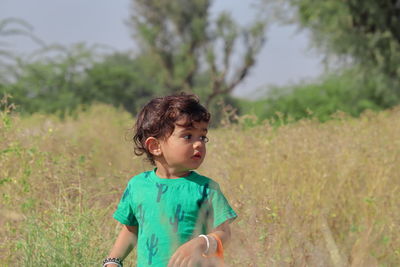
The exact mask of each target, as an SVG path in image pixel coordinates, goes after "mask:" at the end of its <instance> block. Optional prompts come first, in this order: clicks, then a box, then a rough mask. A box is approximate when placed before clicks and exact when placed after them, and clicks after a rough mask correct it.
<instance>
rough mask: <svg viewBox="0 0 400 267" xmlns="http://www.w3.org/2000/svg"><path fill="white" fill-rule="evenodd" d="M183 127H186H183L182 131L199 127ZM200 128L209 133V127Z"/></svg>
mask: <svg viewBox="0 0 400 267" xmlns="http://www.w3.org/2000/svg"><path fill="white" fill-rule="evenodd" d="M183 128H184V129H182V131H187V130H194V129H197V128H195V127H193V126H188V127H183ZM199 130H200V131H203V132H206V133H208V129H207V128H201V129H199Z"/></svg>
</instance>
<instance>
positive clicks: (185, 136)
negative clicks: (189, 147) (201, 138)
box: [183, 134, 192, 140]
mask: <svg viewBox="0 0 400 267" xmlns="http://www.w3.org/2000/svg"><path fill="white" fill-rule="evenodd" d="M183 139H185V140H190V139H192V135H191V134H186V135H184V136H183Z"/></svg>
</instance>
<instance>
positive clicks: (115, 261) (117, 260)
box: [103, 258, 123, 267]
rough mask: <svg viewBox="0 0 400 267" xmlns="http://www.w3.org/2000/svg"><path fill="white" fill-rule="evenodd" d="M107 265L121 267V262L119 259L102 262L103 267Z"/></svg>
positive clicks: (108, 259)
mask: <svg viewBox="0 0 400 267" xmlns="http://www.w3.org/2000/svg"><path fill="white" fill-rule="evenodd" d="M109 263H114V264H117V265H118V267H123V264H122V260H121V259H119V258H107V259H105V260H104V261H103V267H106V266H107V265H108V264H109Z"/></svg>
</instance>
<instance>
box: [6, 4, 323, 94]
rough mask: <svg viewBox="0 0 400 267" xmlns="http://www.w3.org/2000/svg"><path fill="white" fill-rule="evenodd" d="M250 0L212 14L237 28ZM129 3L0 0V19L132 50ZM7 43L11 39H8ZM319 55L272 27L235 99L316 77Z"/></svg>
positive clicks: (67, 39)
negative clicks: (227, 16)
mask: <svg viewBox="0 0 400 267" xmlns="http://www.w3.org/2000/svg"><path fill="white" fill-rule="evenodd" d="M254 2H255V1H254V0H248V1H243V0H215V1H214V4H213V6H212V11H213V12H215V13H217V12H219V11H221V10H228V11H230V12H231V13H232V14H233V16H234V18H235V19H236V20H237V21H238V22H240V23H241V24H246V23H248V22H251V21H252V18H253V16H254V14H255V10H254V8H252V7H251V3H254ZM129 8H130V0H96V1H94V0H92V1H89V0H36V1H34V0H0V19H4V18H8V17H17V18H22V19H24V20H25V21H27V22H28V23H30V24H31V25H32V26H33V27H34V33H35V35H37V36H38V37H39V38H41V39H43V40H44V41H45V42H46V43H48V44H51V43H60V44H64V45H69V44H73V43H78V42H85V43H87V44H89V45H90V44H96V43H100V44H106V45H109V46H112V47H114V48H115V49H117V50H132V49H134V48H135V44H134V41H133V40H132V39H131V38H130V33H129V31H128V28H127V27H126V26H125V24H124V20H126V19H127V18H128V16H129ZM8 41H10V40H8ZM12 43H13V45H14V46H15V49H16V50H17V51H21V52H26V53H28V52H30V51H33V50H35V49H36V48H38V46H37V45H36V44H35V43H33V42H32V41H30V40H28V39H26V38H15V39H13V41H12ZM320 61H321V56H318V55H317V54H316V53H311V52H310V51H309V40H308V37H307V35H306V33H304V32H300V33H298V32H297V30H296V27H294V26H272V27H270V28H269V30H268V32H267V42H266V43H265V45H264V48H263V50H262V51H261V54H260V55H259V56H258V62H257V64H256V66H255V67H254V68H253V69H252V71H251V72H250V74H249V75H248V76H247V78H246V79H245V81H244V82H243V83H242V84H241V85H240V86H239V87H238V88H237V89H236V91H235V95H238V96H247V97H251V96H254V95H255V91H256V90H257V89H259V88H260V87H262V88H268V86H270V85H287V84H293V83H296V82H299V81H303V80H308V79H312V78H315V77H317V76H318V75H320V74H321V73H322V72H323V67H322V64H320Z"/></svg>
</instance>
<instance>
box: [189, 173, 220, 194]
mask: <svg viewBox="0 0 400 267" xmlns="http://www.w3.org/2000/svg"><path fill="white" fill-rule="evenodd" d="M193 176H194V177H195V179H196V181H197V182H198V183H199V184H201V185H207V186H208V187H209V188H210V189H215V190H218V189H219V184H218V183H217V182H216V181H214V180H213V179H212V178H210V177H207V176H204V175H201V174H199V173H197V172H193Z"/></svg>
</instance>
